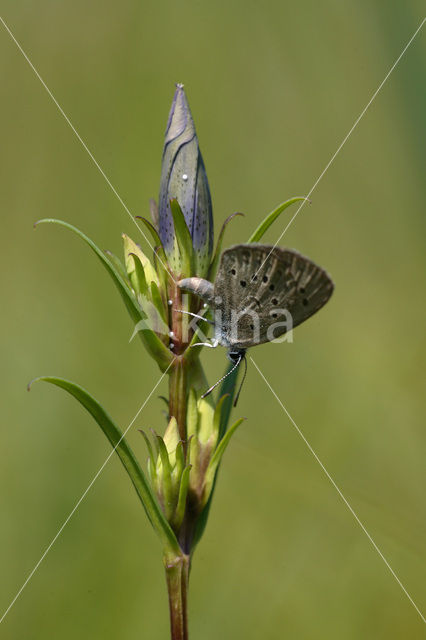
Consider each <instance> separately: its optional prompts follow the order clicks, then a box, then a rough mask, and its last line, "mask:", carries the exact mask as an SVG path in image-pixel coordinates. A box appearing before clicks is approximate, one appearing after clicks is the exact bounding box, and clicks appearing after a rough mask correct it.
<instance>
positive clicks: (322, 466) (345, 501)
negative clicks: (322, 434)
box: [250, 356, 426, 624]
mask: <svg viewBox="0 0 426 640" xmlns="http://www.w3.org/2000/svg"><path fill="white" fill-rule="evenodd" d="M250 360H251V361H252V363H253V364H254V366H255V367H256V369H257V371H258V372H259V374H260V376H261V377H262V378H263V380H264V381H265V383H266V385H267V386H268V387H269V389H270V391H271V393H272V394H273V396H274V397H275V399H276V400H277V402H278V404H279V405H280V407H281V409H282V410H283V411H284V413H285V414H286V415H287V418H288V419H289V420H290V422H291V423H292V425H293V427H294V428H295V429H296V431H297V433H298V434H299V436H300V437H301V438H302V440H303V442H304V443H305V444H306V446H307V447H308V449H309V451H310V452H311V453H312V455H313V456H314V458H315V460H316V461H317V462H318V464H319V465H320V467H321V469H322V470H323V471H324V473H325V475H326V476H327V478H328V480H329V481H330V482H331V484H332V485H333V487H334V488H335V489H336V491H337V493H338V494H339V496H340V497H341V499H342V500H343V502H344V503H345V505H346V506H347V508H348V509H349V511H350V512H351V514H352V515H353V517H354V518H355V520H356V521H357V523H358V524H359V526H360V527H361V529H362V530H363V532H364V533H365V535H366V536H367V538H368V539H369V541H370V542H371V544H372V545H373V547H374V549H375V550H376V551H377V553H378V554H379V556H380V557H381V559H382V560H383V562H384V563H385V565H386V566H387V568H388V569H389V571H390V572H391V574H392V575H393V577H394V578H395V580H396V581H397V583H398V584H399V586H400V587H401V589H402V590H403V592H404V593H405V595H406V596H407V598H408V599H409V601H410V602H411V604H412V605H413V607H414V608H415V610H416V611H417V613H418V614H419V616H420V617H421V619H422V620H423V622H424V623H425V624H426V619H425V617H424V615H423V614H422V612H421V611H420V609H419V608H418V606H417V605H416V603H415V602H414V600H413V598H412V597H411V596H410V594H409V593H408V591H407V589H406V588H405V587H404V585H403V584H402V582H401V580H400V579H399V578H398V576H397V575H396V573H395V571H394V570H393V569H392V567H391V566H390V564H389V562H388V561H387V560H386V558H385V556H384V555H383V553H382V552H381V551H380V549H379V547H378V546H377V544H376V543H375V542H374V540H373V538H372V537H371V535H370V534H369V533H368V531H367V529H366V528H365V525H364V524H363V523H362V522H361V520H360V519H359V517H358V516H357V514H356V513H355V511H354V510H353V508H352V507H351V505H350V504H349V502H348V501H347V499H346V498H345V496H344V495H343V493H342V491H341V490H340V488H339V487H338V486H337V484H336V483H335V481H334V480H333V478H332V477H331V475H330V474H329V472H328V471H327V469H326V468H325V466H324V465H323V463H322V462H321V460H320V459H319V457H318V455H317V454H316V453H315V451H314V449H313V448H312V446H311V445H310V444H309V442H308V441H307V439H306V438H305V436H304V434H303V433H302V431H301V430H300V429H299V427H298V426H297V424H296V423H295V421H294V420H293V418H292V417H291V415H290V414H289V412H288V411H287V409H286V408H285V406H284V405H283V403H282V402H281V400H280V398H279V397H278V395H277V394H276V392H275V391H274V389H273V388H272V386H271V385H270V383H269V382H268V380H267V379H266V378H265V376H264V374H263V373H262V371H261V370H260V369H259V367H258V366H257V364H256V363H255V361H254V360H253V358H252V357H251V356H250Z"/></svg>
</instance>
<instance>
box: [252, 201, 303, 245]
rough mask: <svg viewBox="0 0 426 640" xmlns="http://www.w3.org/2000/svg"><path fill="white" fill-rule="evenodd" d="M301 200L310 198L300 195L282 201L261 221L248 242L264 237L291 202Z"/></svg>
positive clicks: (257, 240)
mask: <svg viewBox="0 0 426 640" xmlns="http://www.w3.org/2000/svg"><path fill="white" fill-rule="evenodd" d="M300 200H308V199H307V198H305V197H300V196H299V197H297V198H290V200H287V201H286V202H282V203H281V204H280V205H279V206H278V207H277V208H276V209H274V211H271V213H269V214H268V215H267V216H266V218H265V219H264V220H263V222H261V223H260V225H259V226H258V227H257V229H256V230H255V231H254V233H252V235H251V236H250V238H249V239H248V242H259V241H260V240H261V238H262V237H263V235H264V234H265V232H266V231H267V230H268V229H269V227H270V226H271V224H272V223H273V222H274V221H275V220H276V219H277V218H278V216H279V215H280V214H281V213H282V212H283V211H284V210H285V209H287V207H289V206H290V205H291V204H294V203H295V202H300ZM308 202H309V200H308Z"/></svg>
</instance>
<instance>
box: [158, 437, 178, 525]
mask: <svg viewBox="0 0 426 640" xmlns="http://www.w3.org/2000/svg"><path fill="white" fill-rule="evenodd" d="M157 444H158V448H159V450H160V459H161V463H160V464H161V467H159V466H158V464H157V474H158V479H159V482H160V484H161V487H162V489H163V497H164V510H165V512H166V517H167V520H170V518H171V516H172V514H173V502H174V500H173V487H172V468H171V466H170V460H169V454H168V452H167V448H166V445H165V444H164V440H163V438H162V437H161V436H158V435H157Z"/></svg>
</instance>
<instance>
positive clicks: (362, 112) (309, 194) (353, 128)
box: [255, 18, 426, 275]
mask: <svg viewBox="0 0 426 640" xmlns="http://www.w3.org/2000/svg"><path fill="white" fill-rule="evenodd" d="M425 21H426V18H423V20H422V21H421V23H420V24H419V26H418V27H417V29H416V30H415V32H414V33H413V35H412V36H411V38H410V39H409V41H408V42H407V44H406V45H405V47H404V48H403V50H402V51H401V53H400V54H399V56H398V57H397V59H396V60H395V62H394V63H393V65H392V66H391V68H390V69H389V71H388V72H387V74H386V75H385V77H384V78H383V80H382V82H381V83H380V84H379V86H378V87H377V89H376V91H375V92H374V93H373V95H372V96H371V98H370V100H369V101H368V102H367V104H366V105H365V107H364V109H363V110H362V111H361V113H360V114H359V116H358V118H357V119H356V120H355V122H354V123H353V125H352V127H351V128H350V129H349V131H348V133H347V134H346V135H345V137H344V138H343V140H342V142H341V143H340V145H339V146H338V147H337V149H336V151H335V152H334V153H333V155H332V156H331V158H330V160H329V161H328V163H327V164H326V166H325V167H324V169H323V170H322V172H321V173H320V175H319V176H318V178H317V179H316V181H315V182H314V185H313V187H312V188H311V190H310V191H309V193H308V194H307V196H306V200H303V202H302V204H301V205H300V206H299V207H298V209H297V210H296V212H295V214H294V215H293V217H292V218H290V221H289V222H288V223H287V225H286V227H285V229H284V231H283V232H282V233H281V235H280V236H279V238H278V240H277V241H276V242H275V244H274V246H273V247H272V249H271V250H270V252H269V253H268V255H267V256H266V258H265V259H264V261H263V262H262V264H261V265H260V267H259V268H258V270H257V271H256V273H255V275H257V273H258V272H259V271H260V269H261V268H262V267H263V265H264V264H265V262H266V261H267V260H268V258H269V256H270V255H271V253H272V252H273V250H274V249H275V247H276V246H277V245H278V243H279V242H280V240H281V239H282V237H283V236H284V234H285V233H286V232H287V230H288V229H289V227H290V225H292V224H293V222H294V220H295V219H296V217H297V216H298V214H299V212H300V211H301V210H302V209H303V207H304V206H305V204H306V202H307V201H309V198H310V196H311V195H312V193H313V192H314V190H315V189H316V188H317V186H318V184H319V183H320V181H321V180H322V178H323V177H324V175H325V174H326V173H327V171H328V169H329V168H330V167H331V165H332V164H333V162H334V160H335V159H336V157H337V156H338V155H339V153H340V151H341V150H342V148H343V147H344V145H345V144H346V142H347V141H348V139H349V138H350V136H351V135H352V133H353V132H354V130H355V129H356V127H357V126H358V124H359V122H360V120H361V119H362V118H363V117H364V115H365V114H366V112H367V110H368V109H369V107H370V106H371V104H372V103H373V102H374V100H375V98H376V97H377V95H378V94H379V92H380V91H381V89H382V88H383V86H384V84H385V83H386V81H387V80H388V78H389V76H390V75H391V73H392V72H393V70H394V69H395V67H396V66H397V64H398V63H399V61H400V60H401V58H402V57H403V55H404V54H405V52H406V51H407V49H408V47H409V46H410V45H411V43H412V42H413V40H414V38H415V37H416V36H417V34H418V33H419V32H420V30H421V28H422V27H423V25H424V23H425Z"/></svg>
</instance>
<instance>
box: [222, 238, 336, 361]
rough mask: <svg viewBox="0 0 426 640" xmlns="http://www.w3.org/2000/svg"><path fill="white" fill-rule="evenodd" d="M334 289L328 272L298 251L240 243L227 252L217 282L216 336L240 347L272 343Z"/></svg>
mask: <svg viewBox="0 0 426 640" xmlns="http://www.w3.org/2000/svg"><path fill="white" fill-rule="evenodd" d="M332 292H333V282H332V280H331V279H330V277H329V276H328V274H327V273H326V272H325V271H324V270H323V269H321V267H318V266H317V265H316V264H315V263H313V262H312V261H311V260H309V259H308V258H305V257H304V256H302V255H300V254H299V253H297V252H296V251H293V250H291V249H281V248H279V247H272V246H269V245H263V244H239V245H235V246H233V247H231V248H230V249H227V250H226V251H224V252H223V254H222V258H221V262H220V266H219V270H218V273H217V276H216V280H215V283H214V294H215V308H216V312H219V313H217V316H216V317H217V318H219V319H220V322H219V326H216V334H217V337H218V338H219V340H220V342H221V343H222V344H224V345H225V346H231V347H239V348H248V347H252V346H254V345H256V344H261V343H264V342H269V341H271V340H272V339H273V338H277V337H279V336H280V335H283V334H284V333H286V332H287V331H288V330H289V329H290V328H291V323H292V326H293V327H296V326H297V325H299V324H301V323H302V322H304V321H305V320H307V319H308V318H309V317H310V316H311V315H313V314H314V313H315V312H316V311H318V310H319V309H321V307H322V306H323V305H324V304H325V303H326V302H327V300H328V299H329V298H330V296H331V294H332ZM289 314H291V321H289ZM216 324H218V320H216ZM272 325H275V326H274V328H273V330H272ZM268 329H269V331H268Z"/></svg>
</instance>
